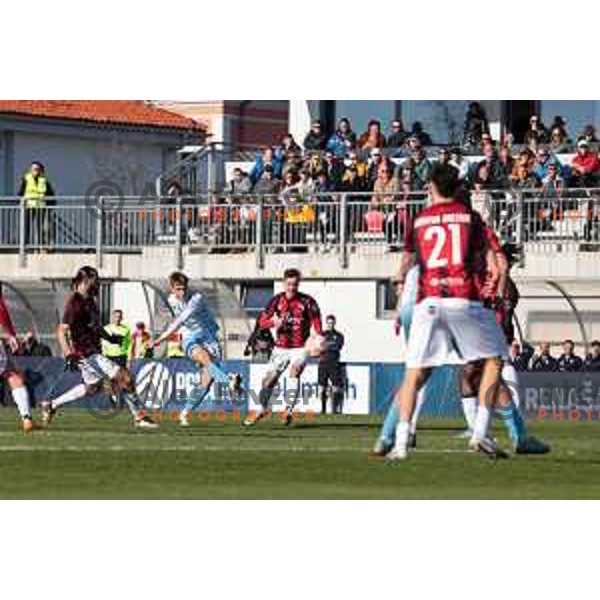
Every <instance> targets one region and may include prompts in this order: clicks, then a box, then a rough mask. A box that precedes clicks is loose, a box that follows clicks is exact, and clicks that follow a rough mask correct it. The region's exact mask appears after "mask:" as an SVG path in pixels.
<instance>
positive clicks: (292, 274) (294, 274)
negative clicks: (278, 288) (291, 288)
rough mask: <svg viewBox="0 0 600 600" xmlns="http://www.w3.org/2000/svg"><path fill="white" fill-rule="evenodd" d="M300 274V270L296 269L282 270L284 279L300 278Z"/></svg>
mask: <svg viewBox="0 0 600 600" xmlns="http://www.w3.org/2000/svg"><path fill="white" fill-rule="evenodd" d="M301 277H302V276H301V275H300V271H299V270H298V269H294V268H291V269H286V270H285V271H284V272H283V278H284V279H301Z"/></svg>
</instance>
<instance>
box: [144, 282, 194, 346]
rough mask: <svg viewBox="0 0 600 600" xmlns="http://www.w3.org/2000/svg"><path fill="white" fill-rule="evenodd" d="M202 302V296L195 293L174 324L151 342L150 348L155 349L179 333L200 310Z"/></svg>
mask: <svg viewBox="0 0 600 600" xmlns="http://www.w3.org/2000/svg"><path fill="white" fill-rule="evenodd" d="M201 302H204V300H203V299H202V295H201V294H199V293H195V294H194V295H193V296H192V297H191V298H190V301H189V302H188V304H187V306H186V307H185V308H184V309H183V310H182V311H181V313H180V314H179V315H177V317H175V319H174V320H173V321H172V323H171V324H170V325H169V326H168V327H167V328H166V329H165V330H164V331H163V332H162V333H161V334H160V335H159V336H158V337H157V338H156V339H155V340H153V341H150V347H151V348H154V347H155V346H159V345H160V344H162V343H163V342H166V341H167V339H168V338H169V337H170V336H171V335H173V334H174V333H175V332H177V331H179V329H180V328H181V327H182V325H184V324H185V322H186V321H187V320H188V319H189V318H190V317H191V315H192V314H193V313H194V311H195V310H196V309H197V308H198V306H199V305H200V303H201Z"/></svg>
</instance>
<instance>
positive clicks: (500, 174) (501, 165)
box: [494, 146, 515, 188]
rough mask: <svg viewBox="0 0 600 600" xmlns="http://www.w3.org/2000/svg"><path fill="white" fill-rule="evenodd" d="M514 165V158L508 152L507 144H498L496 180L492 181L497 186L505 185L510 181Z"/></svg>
mask: <svg viewBox="0 0 600 600" xmlns="http://www.w3.org/2000/svg"><path fill="white" fill-rule="evenodd" d="M514 166H515V159H514V158H513V157H512V154H511V153H510V147H509V146H500V152H499V154H498V167H497V175H496V181H495V182H494V183H495V184H496V185H497V186H498V187H500V188H503V187H507V186H508V183H509V181H510V174H511V173H512V170H513V168H514Z"/></svg>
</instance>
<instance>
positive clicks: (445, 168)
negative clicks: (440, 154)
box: [431, 163, 460, 198]
mask: <svg viewBox="0 0 600 600" xmlns="http://www.w3.org/2000/svg"><path fill="white" fill-rule="evenodd" d="M431 183H432V184H433V185H434V186H435V187H436V189H437V191H438V192H439V194H440V195H441V196H443V197H444V198H453V197H454V196H455V195H456V193H457V191H458V187H459V185H460V180H459V178H458V169H457V168H456V167H454V166H452V165H449V164H441V163H436V164H435V165H434V166H433V169H432V170H431Z"/></svg>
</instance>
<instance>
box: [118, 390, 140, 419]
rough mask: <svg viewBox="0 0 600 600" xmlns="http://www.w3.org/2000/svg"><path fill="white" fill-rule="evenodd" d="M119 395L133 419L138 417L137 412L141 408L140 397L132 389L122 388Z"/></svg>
mask: <svg viewBox="0 0 600 600" xmlns="http://www.w3.org/2000/svg"><path fill="white" fill-rule="evenodd" d="M121 397H122V398H123V400H124V402H125V404H126V405H127V408H128V409H129V412H130V413H131V416H132V417H133V418H134V419H138V418H139V413H140V411H141V410H142V405H141V402H140V399H139V398H138V395H137V394H136V393H135V392H133V391H127V390H122V391H121Z"/></svg>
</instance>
